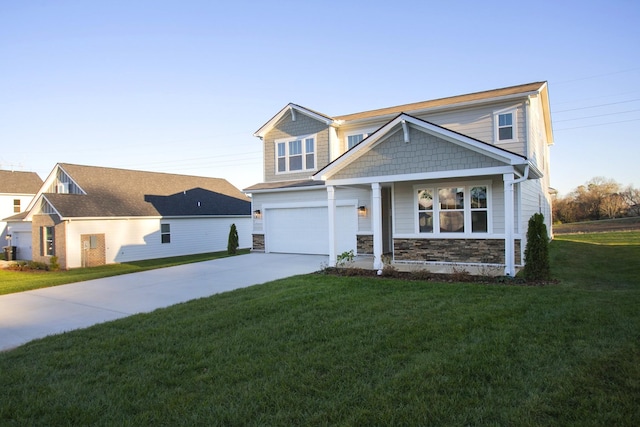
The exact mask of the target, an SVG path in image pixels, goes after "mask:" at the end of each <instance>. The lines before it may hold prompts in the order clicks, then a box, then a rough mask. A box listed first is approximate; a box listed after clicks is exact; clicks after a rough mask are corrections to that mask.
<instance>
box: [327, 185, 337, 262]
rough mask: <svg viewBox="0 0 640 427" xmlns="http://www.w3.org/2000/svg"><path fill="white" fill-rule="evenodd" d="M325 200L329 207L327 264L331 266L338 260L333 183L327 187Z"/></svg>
mask: <svg viewBox="0 0 640 427" xmlns="http://www.w3.org/2000/svg"><path fill="white" fill-rule="evenodd" d="M327 201H328V207H329V209H328V211H329V265H330V266H331V267H333V266H335V265H336V262H337V261H338V258H337V254H336V192H335V187H334V186H333V185H330V186H328V187H327Z"/></svg>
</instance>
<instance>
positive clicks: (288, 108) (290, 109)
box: [253, 103, 333, 138]
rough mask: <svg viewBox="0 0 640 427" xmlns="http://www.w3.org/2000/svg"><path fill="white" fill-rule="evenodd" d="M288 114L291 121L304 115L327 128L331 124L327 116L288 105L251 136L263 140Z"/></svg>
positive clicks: (298, 106) (295, 105)
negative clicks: (297, 116)
mask: <svg viewBox="0 0 640 427" xmlns="http://www.w3.org/2000/svg"><path fill="white" fill-rule="evenodd" d="M289 112H290V113H291V114H292V117H293V120H295V118H296V114H298V113H300V114H304V115H305V116H308V117H311V118H312V119H315V120H318V121H319V122H322V123H324V124H325V125H327V126H328V125H330V124H332V123H333V119H332V118H331V117H329V116H325V115H324V114H321V113H318V112H316V111H313V110H310V109H308V108H305V107H302V106H300V105H297V104H292V103H289V104H287V105H286V106H285V107H284V108H283V109H282V110H280V111H279V112H278V113H277V114H276V115H275V116H273V117H272V118H271V119H270V120H269V121H268V122H267V123H265V124H264V125H262V127H260V129H258V130H257V131H256V132H255V133H254V134H253V136H257V137H260V138H263V137H264V136H265V135H266V134H267V132H269V131H270V130H271V129H273V127H274V126H275V125H276V124H277V123H278V122H279V121H280V120H282V118H283V117H284V116H285V115H286V114H287V113H289Z"/></svg>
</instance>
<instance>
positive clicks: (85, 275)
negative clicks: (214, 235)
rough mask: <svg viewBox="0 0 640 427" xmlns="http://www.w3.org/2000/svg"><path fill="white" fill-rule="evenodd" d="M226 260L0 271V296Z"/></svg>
mask: <svg viewBox="0 0 640 427" xmlns="http://www.w3.org/2000/svg"><path fill="white" fill-rule="evenodd" d="M248 252H249V250H248V249H242V250H239V251H238V253H239V254H243V253H248ZM226 256H229V255H228V254H227V252H226V251H224V252H211V253H204V254H197V255H186V256H179V257H173V258H157V259H149V260H144V261H134V262H127V263H122V264H110V265H103V266H100V267H91V268H74V269H72V270H62V271H33V272H25V271H11V270H1V269H0V295H5V294H11V293H14V292H23V291H28V290H31V289H40V288H48V287H50V286H57V285H63V284H65V283H73V282H82V281H84V280H91V279H99V278H101V277H109V276H117V275H120V274H129V273H136V272H140V271H145V270H153V269H156V268H164V267H171V266H175V265H180V264H189V263H192V262H201V261H207V260H210V259H216V258H222V257H226Z"/></svg>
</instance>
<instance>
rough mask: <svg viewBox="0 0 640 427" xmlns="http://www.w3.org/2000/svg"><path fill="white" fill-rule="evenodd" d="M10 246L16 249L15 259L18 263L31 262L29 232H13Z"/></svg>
mask: <svg viewBox="0 0 640 427" xmlns="http://www.w3.org/2000/svg"><path fill="white" fill-rule="evenodd" d="M11 237H12V238H11V244H12V245H13V246H15V247H16V258H17V259H19V260H20V261H31V259H32V255H31V232H30V231H14V232H13V234H12V236H11Z"/></svg>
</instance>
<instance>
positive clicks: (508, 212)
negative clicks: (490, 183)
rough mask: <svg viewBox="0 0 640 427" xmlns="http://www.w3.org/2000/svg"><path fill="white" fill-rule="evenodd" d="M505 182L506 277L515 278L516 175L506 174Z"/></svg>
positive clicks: (503, 177) (504, 176) (503, 176)
mask: <svg viewBox="0 0 640 427" xmlns="http://www.w3.org/2000/svg"><path fill="white" fill-rule="evenodd" d="M502 180H503V181H504V263H505V266H504V274H505V276H510V277H513V276H515V275H516V266H515V257H514V251H515V243H514V241H513V239H514V233H515V230H514V228H515V221H514V216H515V210H514V209H515V208H514V196H513V186H514V174H513V173H505V174H503V175H502Z"/></svg>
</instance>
